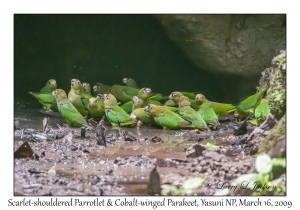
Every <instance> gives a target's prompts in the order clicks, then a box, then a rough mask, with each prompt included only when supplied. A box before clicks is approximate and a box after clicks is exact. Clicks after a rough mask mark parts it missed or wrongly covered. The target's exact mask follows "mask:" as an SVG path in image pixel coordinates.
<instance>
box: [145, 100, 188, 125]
mask: <svg viewBox="0 0 300 210" xmlns="http://www.w3.org/2000/svg"><path fill="white" fill-rule="evenodd" d="M144 110H145V112H148V113H150V114H151V115H152V117H153V118H154V121H155V122H156V124H158V125H160V126H161V127H163V129H164V130H167V129H191V128H193V126H192V123H191V122H188V121H186V120H184V119H182V118H181V117H180V116H179V115H178V114H176V113H174V112H172V111H171V110H168V109H163V108H161V107H159V106H157V105H155V104H149V105H147V106H146V107H145V108H144Z"/></svg>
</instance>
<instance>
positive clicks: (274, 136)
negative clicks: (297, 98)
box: [259, 115, 286, 153]
mask: <svg viewBox="0 0 300 210" xmlns="http://www.w3.org/2000/svg"><path fill="white" fill-rule="evenodd" d="M285 134H286V116H285V115H284V116H283V117H282V118H281V120H280V121H279V122H278V123H277V124H276V125H275V126H274V127H273V128H272V129H271V130H270V133H269V134H268V135H267V136H266V138H265V139H264V140H263V142H262V145H261V147H260V149H259V152H265V153H267V152H268V151H270V150H271V149H272V148H273V147H274V145H275V144H276V142H277V141H278V140H279V139H280V138H281V137H282V136H284V135H285Z"/></svg>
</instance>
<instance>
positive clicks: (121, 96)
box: [110, 85, 139, 103]
mask: <svg viewBox="0 0 300 210" xmlns="http://www.w3.org/2000/svg"><path fill="white" fill-rule="evenodd" d="M110 92H111V94H112V95H114V96H115V97H116V98H117V99H118V101H121V102H122V103H126V102H127V101H131V100H132V97H133V96H136V95H137V94H138V92H139V89H137V88H132V87H129V86H122V85H113V86H112V87H111V90H110Z"/></svg>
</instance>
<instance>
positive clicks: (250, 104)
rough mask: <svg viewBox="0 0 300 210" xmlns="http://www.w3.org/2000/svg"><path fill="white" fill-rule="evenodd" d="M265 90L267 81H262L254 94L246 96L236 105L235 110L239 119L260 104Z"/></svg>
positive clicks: (243, 117)
mask: <svg viewBox="0 0 300 210" xmlns="http://www.w3.org/2000/svg"><path fill="white" fill-rule="evenodd" d="M266 90H267V83H264V84H263V85H262V86H261V87H260V89H259V91H258V92H257V93H256V94H254V95H251V96H249V97H247V98H246V99H244V100H243V101H242V102H240V103H239V104H238V105H237V107H236V112H237V114H238V116H239V118H240V119H245V118H247V117H248V116H249V115H250V114H251V113H253V112H254V110H255V108H256V107H257V106H258V105H259V104H260V101H261V99H262V98H263V97H264V94H265V92H266Z"/></svg>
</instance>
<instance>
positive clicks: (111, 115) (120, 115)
mask: <svg viewBox="0 0 300 210" xmlns="http://www.w3.org/2000/svg"><path fill="white" fill-rule="evenodd" d="M105 112H106V117H107V119H108V120H109V121H111V122H114V123H118V120H119V121H120V123H126V122H131V124H132V123H133V122H135V121H133V120H131V119H130V116H129V115H128V114H127V113H126V112H125V111H124V110H123V109H122V108H120V107H115V108H112V109H106V110H105Z"/></svg>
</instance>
